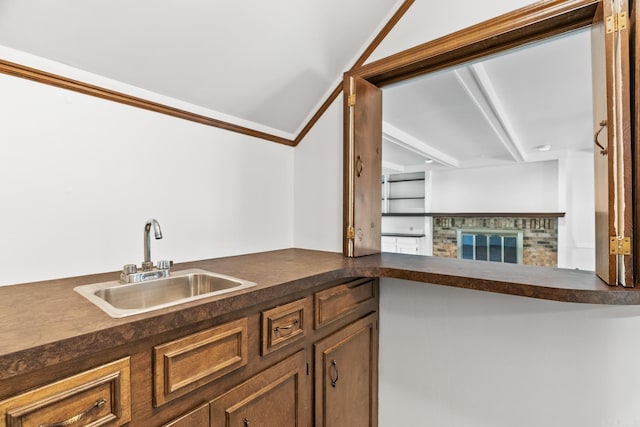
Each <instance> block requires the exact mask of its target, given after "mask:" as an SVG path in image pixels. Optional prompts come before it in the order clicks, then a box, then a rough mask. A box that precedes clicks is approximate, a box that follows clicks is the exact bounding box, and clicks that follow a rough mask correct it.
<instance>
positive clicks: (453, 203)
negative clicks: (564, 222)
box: [431, 161, 558, 212]
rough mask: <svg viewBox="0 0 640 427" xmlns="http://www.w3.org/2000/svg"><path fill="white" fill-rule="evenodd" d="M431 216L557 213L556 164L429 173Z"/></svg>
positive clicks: (448, 170)
mask: <svg viewBox="0 0 640 427" xmlns="http://www.w3.org/2000/svg"><path fill="white" fill-rule="evenodd" d="M431 190H432V193H431V211H432V212H558V163H557V162H556V161H547V162H535V163H521V164H514V165H507V166H496V167H486V168H475V169H447V170H440V171H433V172H432V188H431Z"/></svg>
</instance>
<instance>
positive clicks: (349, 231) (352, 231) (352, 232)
mask: <svg viewBox="0 0 640 427" xmlns="http://www.w3.org/2000/svg"><path fill="white" fill-rule="evenodd" d="M355 238H356V229H355V228H353V227H347V239H350V240H353V239H355Z"/></svg>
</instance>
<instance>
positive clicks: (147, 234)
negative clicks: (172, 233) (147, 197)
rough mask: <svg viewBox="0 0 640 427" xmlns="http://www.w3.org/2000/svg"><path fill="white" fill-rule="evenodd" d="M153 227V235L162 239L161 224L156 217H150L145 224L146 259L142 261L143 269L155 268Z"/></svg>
mask: <svg viewBox="0 0 640 427" xmlns="http://www.w3.org/2000/svg"><path fill="white" fill-rule="evenodd" d="M151 227H153V236H154V237H155V238H156V240H158V239H162V230H160V224H158V221H156V220H155V219H154V218H151V219H148V220H147V223H146V224H145V225H144V261H142V270H144V271H150V270H153V261H151V237H150V234H151Z"/></svg>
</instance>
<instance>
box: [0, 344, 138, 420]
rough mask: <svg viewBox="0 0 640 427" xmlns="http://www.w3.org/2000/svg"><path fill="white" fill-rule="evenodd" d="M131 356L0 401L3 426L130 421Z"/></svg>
mask: <svg viewBox="0 0 640 427" xmlns="http://www.w3.org/2000/svg"><path fill="white" fill-rule="evenodd" d="M130 390H131V386H130V368H129V358H128V357H127V358H125V359H120V360H117V361H115V362H112V363H109V364H106V365H102V366H99V367H97V368H94V369H91V370H89V371H85V372H82V373H80V374H78V375H74V376H72V377H69V378H65V379H63V380H61V381H58V382H55V383H52V384H49V385H46V386H44V387H40V388H37V389H34V390H31V391H28V392H25V393H22V394H19V395H17V396H15V397H12V398H9V399H6V400H3V401H1V402H0V427H14V426H20V427H31V426H34V427H35V426H39V427H47V426H61V425H73V426H88V425H90V426H91V427H98V426H106V425H109V426H120V425H123V424H126V423H128V422H129V421H131V396H130V393H131V391H130Z"/></svg>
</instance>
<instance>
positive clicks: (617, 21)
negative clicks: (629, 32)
mask: <svg viewBox="0 0 640 427" xmlns="http://www.w3.org/2000/svg"><path fill="white" fill-rule="evenodd" d="M605 27H606V31H607V34H610V33H613V32H614V31H622V30H626V29H627V12H619V13H616V14H614V15H611V16H608V17H607V20H606V24H605Z"/></svg>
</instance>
